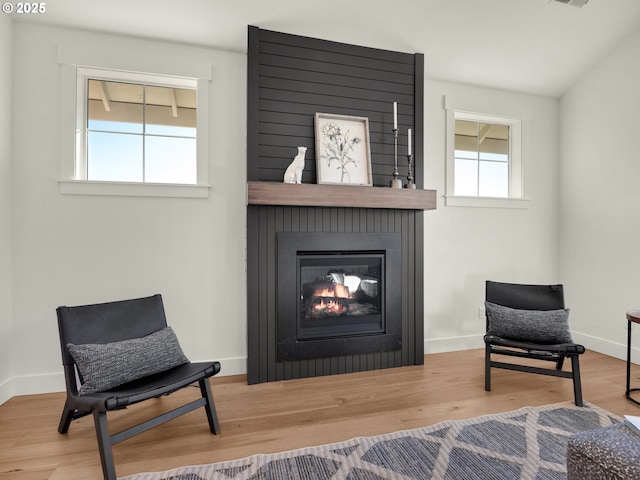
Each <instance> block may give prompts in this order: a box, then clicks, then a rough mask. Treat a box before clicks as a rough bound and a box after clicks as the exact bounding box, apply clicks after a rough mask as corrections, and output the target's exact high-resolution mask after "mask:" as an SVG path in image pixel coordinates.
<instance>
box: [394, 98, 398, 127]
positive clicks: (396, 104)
mask: <svg viewBox="0 0 640 480" xmlns="http://www.w3.org/2000/svg"><path fill="white" fill-rule="evenodd" d="M393 128H394V129H396V128H398V102H393Z"/></svg>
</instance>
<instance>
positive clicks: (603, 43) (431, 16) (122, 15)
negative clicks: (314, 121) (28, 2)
mask: <svg viewBox="0 0 640 480" xmlns="http://www.w3.org/2000/svg"><path fill="white" fill-rule="evenodd" d="M12 15H13V20H14V21H15V22H34V23H43V24H50V25H58V26H65V27H75V28H80V29H90V30H94V31H99V32H108V33H116V34H124V35H132V36H136V37H146V38H152V39H161V40H167V41H172V42H180V43H188V44H194V45H201V46H206V47H212V48H217V49H224V50H232V51H246V37H247V25H256V26H258V27H260V28H265V29H270V30H276V31H280V32H285V33H293V34H297V35H304V36H310V37H316V38H324V39H327V40H333V41H338V42H345V43H353V44H357V45H364V46H369V47H375V48H382V49H388V50H399V51H406V52H411V53H413V52H421V53H424V54H425V74H426V76H427V78H430V79H436V80H446V81H455V82H461V83H469V84H473V85H481V86H487V87H494V88H500V89H508V90H514V91H520V92H527V93H532V94H538V95H544V96H550V97H559V96H561V95H562V94H563V93H564V92H566V90H567V89H568V88H569V87H570V86H571V85H573V84H574V83H575V82H576V81H577V80H578V79H579V78H580V77H581V76H582V75H583V74H584V73H585V72H587V71H588V70H589V69H590V68H591V67H592V66H593V65H595V64H596V63H597V62H598V61H599V60H601V59H602V58H603V57H604V56H605V55H606V54H607V53H608V52H610V51H611V50H612V49H613V48H615V46H616V45H618V44H619V43H620V42H621V41H622V40H623V39H624V38H625V37H626V36H628V35H630V34H631V33H633V32H635V31H637V30H638V29H639V28H640V0H589V2H588V3H587V4H586V5H585V6H584V7H583V8H576V7H573V6H568V5H563V4H562V3H558V2H556V1H550V0H393V1H390V0H366V1H364V0H339V1H338V0H323V1H321V2H312V1H309V0H238V1H235V2H229V1H228V0H187V1H176V0H172V1H171V0H136V1H135V2H132V1H130V0H109V1H104V0H56V1H54V2H47V3H46V12H45V13H43V14H31V15H18V14H15V13H14V14H12Z"/></svg>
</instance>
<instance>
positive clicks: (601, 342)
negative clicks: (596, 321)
mask: <svg viewBox="0 0 640 480" xmlns="http://www.w3.org/2000/svg"><path fill="white" fill-rule="evenodd" d="M571 335H572V337H573V341H574V342H576V343H579V344H581V345H584V346H585V348H587V349H588V350H593V351H594V352H598V353H602V354H604V355H608V356H610V357H614V358H619V359H620V360H625V361H626V360H627V344H626V339H625V343H619V342H612V341H611V340H605V339H602V338H599V337H593V336H591V335H586V334H584V333H580V332H571ZM636 343H640V342H636ZM631 361H632V363H636V364H638V363H640V345H635V346H634V345H633V343H632V346H631Z"/></svg>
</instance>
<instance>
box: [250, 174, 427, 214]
mask: <svg viewBox="0 0 640 480" xmlns="http://www.w3.org/2000/svg"><path fill="white" fill-rule="evenodd" d="M247 200H248V203H249V205H285V206H299V207H310V206H311V207H353V208H392V209H403V210H434V209H435V208H436V191H435V190H411V189H407V188H402V189H399V188H384V187H360V186H350V185H324V184H323V185H317V184H314V183H302V184H292V183H280V182H255V181H250V182H247Z"/></svg>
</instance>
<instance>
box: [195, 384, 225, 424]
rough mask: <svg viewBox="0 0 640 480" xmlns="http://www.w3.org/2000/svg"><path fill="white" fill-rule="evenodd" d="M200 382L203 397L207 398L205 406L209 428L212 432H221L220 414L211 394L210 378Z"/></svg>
mask: <svg viewBox="0 0 640 480" xmlns="http://www.w3.org/2000/svg"><path fill="white" fill-rule="evenodd" d="M198 383H199V384H200V393H201V394H202V397H203V398H205V399H206V400H207V403H206V404H205V406H204V409H205V411H206V412H207V419H208V420H209V429H210V430H211V433H213V434H214V435H217V434H218V433H220V424H219V423H218V414H217V413H216V405H215V403H213V395H211V385H210V384H209V379H208V378H203V379H202V380H200V381H199V382H198Z"/></svg>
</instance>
